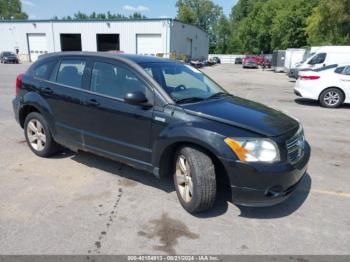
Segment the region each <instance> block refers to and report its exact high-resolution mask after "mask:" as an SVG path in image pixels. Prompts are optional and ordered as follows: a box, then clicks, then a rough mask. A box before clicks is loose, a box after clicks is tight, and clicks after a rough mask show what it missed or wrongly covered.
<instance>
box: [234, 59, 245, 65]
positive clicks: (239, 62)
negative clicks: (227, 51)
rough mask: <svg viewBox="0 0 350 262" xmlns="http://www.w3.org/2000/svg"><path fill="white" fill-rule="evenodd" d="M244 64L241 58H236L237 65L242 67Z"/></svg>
mask: <svg viewBox="0 0 350 262" xmlns="http://www.w3.org/2000/svg"><path fill="white" fill-rule="evenodd" d="M242 63H243V61H242V58H240V57H236V58H235V64H236V65H241V64H242Z"/></svg>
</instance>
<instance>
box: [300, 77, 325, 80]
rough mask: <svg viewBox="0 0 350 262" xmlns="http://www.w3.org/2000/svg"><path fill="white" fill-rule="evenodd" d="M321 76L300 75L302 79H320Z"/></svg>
mask: <svg viewBox="0 0 350 262" xmlns="http://www.w3.org/2000/svg"><path fill="white" fill-rule="evenodd" d="M320 78H321V77H320V76H301V77H299V79H300V80H317V79H320Z"/></svg>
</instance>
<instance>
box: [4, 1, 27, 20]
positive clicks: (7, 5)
mask: <svg viewBox="0 0 350 262" xmlns="http://www.w3.org/2000/svg"><path fill="white" fill-rule="evenodd" d="M0 19H1V20H4V19H28V15H27V14H26V13H24V12H22V4H21V1H20V0H0Z"/></svg>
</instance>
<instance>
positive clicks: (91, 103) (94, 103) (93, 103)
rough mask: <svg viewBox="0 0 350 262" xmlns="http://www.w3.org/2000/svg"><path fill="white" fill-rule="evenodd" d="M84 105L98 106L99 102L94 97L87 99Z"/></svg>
mask: <svg viewBox="0 0 350 262" xmlns="http://www.w3.org/2000/svg"><path fill="white" fill-rule="evenodd" d="M85 104H86V105H88V106H96V107H97V106H99V105H100V103H99V102H98V101H96V100H95V99H90V100H88V101H86V102H85Z"/></svg>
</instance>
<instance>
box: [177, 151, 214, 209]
mask: <svg viewBox="0 0 350 262" xmlns="http://www.w3.org/2000/svg"><path fill="white" fill-rule="evenodd" d="M174 183H175V188H176V193H177V196H178V198H179V201H180V203H181V205H182V206H183V207H184V209H186V210H187V211H188V212H189V213H192V214H195V213H198V212H201V211H205V210H208V209H209V208H211V207H212V206H213V204H214V202H215V197H216V178H215V167H214V164H213V161H212V160H211V158H210V157H209V156H208V155H207V154H206V153H204V152H203V151H202V150H200V149H197V148H194V147H182V148H181V149H180V150H178V152H177V154H176V157H175V174H174Z"/></svg>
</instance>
